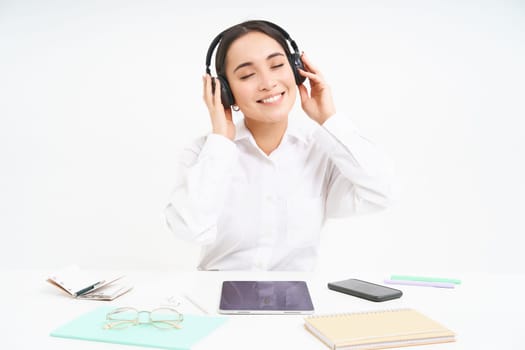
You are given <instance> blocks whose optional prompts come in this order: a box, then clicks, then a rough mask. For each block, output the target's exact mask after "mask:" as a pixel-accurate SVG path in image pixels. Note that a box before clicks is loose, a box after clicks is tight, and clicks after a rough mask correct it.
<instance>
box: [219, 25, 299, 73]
mask: <svg viewBox="0 0 525 350" xmlns="http://www.w3.org/2000/svg"><path fill="white" fill-rule="evenodd" d="M250 32H261V33H263V34H266V35H268V36H269V37H270V38H272V39H274V40H275V41H277V42H278V43H279V45H281V46H282V48H283V49H284V52H285V53H286V57H289V56H290V48H289V47H288V44H287V42H286V39H285V37H284V36H283V34H282V33H281V32H279V31H278V30H277V29H275V28H274V27H272V26H271V25H270V24H268V22H266V21H259V20H251V21H246V22H243V23H239V24H236V25H234V26H233V27H230V28H228V29H226V30H225V31H223V34H222V38H221V42H220V43H219V47H218V48H217V53H216V54H215V71H216V72H217V75H221V76H223V77H224V78H226V54H227V53H228V49H229V48H230V46H231V44H232V43H233V42H234V41H235V40H237V39H239V38H240V37H242V36H244V35H246V34H248V33H250Z"/></svg>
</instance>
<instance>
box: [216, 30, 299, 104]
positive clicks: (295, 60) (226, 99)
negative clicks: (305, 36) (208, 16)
mask: <svg viewBox="0 0 525 350" xmlns="http://www.w3.org/2000/svg"><path fill="white" fill-rule="evenodd" d="M259 22H262V23H265V24H267V25H268V26H270V27H272V28H273V29H275V30H277V31H278V32H279V33H281V34H282V36H283V37H284V39H285V41H287V42H288V43H289V44H290V46H291V47H292V49H293V52H290V53H289V54H288V62H290V66H291V67H292V71H293V75H294V77H295V83H296V84H297V85H301V84H302V83H303V82H304V81H305V79H306V78H305V77H303V76H302V75H301V74H299V69H302V70H306V69H305V68H304V65H303V61H301V54H300V52H299V48H298V47H297V44H296V43H295V41H293V40H292V38H291V37H290V35H289V34H288V33H287V32H286V31H285V30H284V29H283V28H281V27H279V26H278V25H277V24H274V23H272V22H268V21H259ZM230 29H231V28H228V29H226V30H224V31H222V32H221V33H219V35H217V36H216V37H215V39H213V41H212V42H211V44H210V47H209V49H208V53H207V54H206V73H207V74H210V75H211V73H210V64H211V56H212V55H213V51H214V50H215V48H216V47H217V45H218V44H219V42H220V41H221V39H222V37H223V36H224V33H225V32H227V31H228V30H230ZM217 79H218V80H219V82H220V84H221V101H222V104H223V106H224V108H230V107H231V106H232V105H233V104H234V102H235V100H234V98H233V94H232V91H231V89H230V85H229V84H228V80H227V79H226V77H224V76H221V75H219V74H218V75H217ZM212 88H213V91H214V92H215V82H214V81H213V80H212Z"/></svg>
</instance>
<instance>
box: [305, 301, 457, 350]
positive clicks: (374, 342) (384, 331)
mask: <svg viewBox="0 0 525 350" xmlns="http://www.w3.org/2000/svg"><path fill="white" fill-rule="evenodd" d="M305 322H306V323H305V327H306V329H308V330H309V331H310V332H312V333H313V334H314V335H315V336H317V337H318V338H319V339H321V341H322V342H323V343H325V344H326V345H328V347H329V348H331V349H352V350H354V349H355V350H357V349H359V350H361V349H384V348H395V347H401V346H409V345H423V344H435V343H445V342H452V341H455V340H456V335H455V333H454V332H452V331H451V330H449V329H447V328H445V327H443V326H442V325H440V324H439V323H437V322H435V321H433V320H431V319H430V318H428V317H427V316H425V315H423V314H421V313H419V312H417V311H415V310H412V309H394V310H384V311H370V312H356V313H346V314H334V315H324V316H323V315H319V316H309V317H306V318H305Z"/></svg>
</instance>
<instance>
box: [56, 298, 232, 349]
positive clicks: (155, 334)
mask: <svg viewBox="0 0 525 350" xmlns="http://www.w3.org/2000/svg"><path fill="white" fill-rule="evenodd" d="M113 309H114V307H111V306H103V307H100V308H97V309H96V310H94V311H91V312H89V313H87V314H84V315H82V316H80V317H78V318H76V319H74V320H73V321H71V322H69V323H67V324H65V325H63V326H61V327H59V328H57V329H55V330H54V331H53V332H51V334H50V335H51V336H53V337H60V338H71V339H81V340H91V341H99V342H106V343H117V344H126V345H135V346H145V347H151V348H160V349H172V350H187V349H191V347H192V346H193V344H195V343H197V342H198V341H199V340H201V339H202V338H204V337H205V336H207V335H208V334H210V333H211V332H212V331H213V330H215V329H216V328H217V327H219V326H220V325H222V324H223V323H224V322H225V321H226V318H225V317H214V316H199V315H184V321H183V322H182V326H183V328H182V329H158V328H157V327H155V326H152V325H151V324H142V325H136V326H131V327H128V328H125V329H104V328H103V327H104V324H105V322H106V314H107V313H108V312H109V311H111V310H113Z"/></svg>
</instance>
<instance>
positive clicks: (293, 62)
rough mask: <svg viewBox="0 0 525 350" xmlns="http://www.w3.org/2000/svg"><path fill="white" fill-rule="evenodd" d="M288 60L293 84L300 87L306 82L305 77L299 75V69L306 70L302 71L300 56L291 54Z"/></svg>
mask: <svg viewBox="0 0 525 350" xmlns="http://www.w3.org/2000/svg"><path fill="white" fill-rule="evenodd" d="M288 60H289V61H290V66H292V70H293V75H294V77H295V83H296V84H297V85H301V84H302V83H304V81H305V80H306V77H303V76H302V75H301V74H299V69H302V70H306V69H304V65H303V61H302V60H301V55H300V54H298V53H292V54H290V55H289V56H288Z"/></svg>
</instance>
